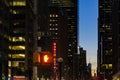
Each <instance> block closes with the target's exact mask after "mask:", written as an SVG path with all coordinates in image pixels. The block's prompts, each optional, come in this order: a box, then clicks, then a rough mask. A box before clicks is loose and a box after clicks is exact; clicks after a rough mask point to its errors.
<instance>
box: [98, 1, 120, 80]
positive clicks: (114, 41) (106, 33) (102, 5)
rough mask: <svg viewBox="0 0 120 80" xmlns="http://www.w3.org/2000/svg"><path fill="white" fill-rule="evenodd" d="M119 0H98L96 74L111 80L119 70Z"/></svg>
mask: <svg viewBox="0 0 120 80" xmlns="http://www.w3.org/2000/svg"><path fill="white" fill-rule="evenodd" d="M119 3H120V1H119V0H99V18H98V76H101V77H103V78H107V79H109V80H111V79H112V78H111V76H112V75H113V74H114V73H116V72H117V71H119V68H118V65H119V58H120V57H119V53H120V51H119V46H120V45H119V31H120V30H119V27H120V26H119V6H120V4H119Z"/></svg>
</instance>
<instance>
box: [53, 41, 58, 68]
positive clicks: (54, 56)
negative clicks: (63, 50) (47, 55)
mask: <svg viewBox="0 0 120 80" xmlns="http://www.w3.org/2000/svg"><path fill="white" fill-rule="evenodd" d="M56 50H57V46H56V42H53V69H54V70H56V61H57V60H56V53H57V51H56Z"/></svg>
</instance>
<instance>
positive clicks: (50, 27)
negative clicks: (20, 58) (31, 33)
mask: <svg viewBox="0 0 120 80" xmlns="http://www.w3.org/2000/svg"><path fill="white" fill-rule="evenodd" d="M38 3H40V4H41V5H38V10H37V11H38V12H37V14H38V15H39V16H38V21H39V22H38V32H39V33H38V35H39V37H38V39H39V40H38V45H39V46H40V47H42V50H43V51H44V50H47V51H50V52H51V53H53V55H54V56H53V57H54V62H53V68H54V69H57V68H58V67H59V65H58V63H57V59H58V57H62V58H63V60H64V61H63V66H62V70H63V73H62V75H63V76H65V75H66V74H64V73H69V76H71V79H73V71H74V70H73V65H74V63H73V60H74V58H73V56H74V54H77V30H78V29H77V27H78V25H77V17H78V15H77V0H74V1H73V0H64V1H63V0H49V1H48V0H44V1H39V0H38ZM39 8H40V9H39ZM53 46H56V50H55V51H54V49H53ZM64 70H66V71H64ZM67 75H68V74H67Z"/></svg>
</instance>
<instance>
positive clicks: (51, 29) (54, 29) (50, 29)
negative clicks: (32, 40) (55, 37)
mask: <svg viewBox="0 0 120 80" xmlns="http://www.w3.org/2000/svg"><path fill="white" fill-rule="evenodd" d="M49 30H58V28H50V29H49Z"/></svg>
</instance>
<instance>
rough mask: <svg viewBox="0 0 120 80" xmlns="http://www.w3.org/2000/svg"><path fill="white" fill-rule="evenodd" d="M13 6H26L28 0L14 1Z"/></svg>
mask: <svg viewBox="0 0 120 80" xmlns="http://www.w3.org/2000/svg"><path fill="white" fill-rule="evenodd" d="M10 5H11V6H26V1H25V0H22V1H13V2H10Z"/></svg>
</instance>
